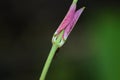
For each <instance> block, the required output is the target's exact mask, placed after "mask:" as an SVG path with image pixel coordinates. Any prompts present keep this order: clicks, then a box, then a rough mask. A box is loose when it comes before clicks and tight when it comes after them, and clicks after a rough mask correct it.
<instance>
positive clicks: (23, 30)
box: [0, 0, 120, 80]
mask: <svg viewBox="0 0 120 80" xmlns="http://www.w3.org/2000/svg"><path fill="white" fill-rule="evenodd" d="M71 3H72V0H0V80H38V79H39V76H40V74H41V71H42V68H43V65H44V62H45V60H46V58H47V56H48V53H49V51H50V48H51V38H52V35H53V33H54V32H55V30H56V29H57V27H58V26H59V24H60V22H61V21H62V19H63V18H64V16H65V14H66V12H67V10H68V9H69V6H70V5H71ZM82 6H85V7H86V9H85V11H84V12H83V14H82V15H81V17H80V19H79V21H78V23H77V25H76V27H75V28H74V30H73V31H72V33H71V35H70V37H69V38H68V40H67V42H66V44H65V45H64V46H63V47H62V48H61V49H60V51H59V52H58V53H57V54H56V56H55V58H54V60H53V62H52V65H51V67H50V70H49V72H48V75H47V78H46V80H120V77H119V75H120V74H119V73H120V70H119V61H120V59H119V58H118V56H119V52H120V51H119V48H120V46H119V40H120V38H119V35H120V31H119V30H120V29H119V27H120V1H119V0H79V1H78V6H77V9H78V8H81V7H82ZM107 42H108V43H107ZM111 45H112V46H111ZM112 51H113V52H112ZM115 51H116V52H115ZM113 53H114V54H115V55H113ZM101 54H102V55H101ZM110 54H111V55H110ZM101 56H102V57H101ZM110 66H111V67H110Z"/></svg>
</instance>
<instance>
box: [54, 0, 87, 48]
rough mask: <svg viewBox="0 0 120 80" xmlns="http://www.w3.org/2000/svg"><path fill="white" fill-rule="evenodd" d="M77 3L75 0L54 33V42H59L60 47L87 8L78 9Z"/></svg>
mask: <svg viewBox="0 0 120 80" xmlns="http://www.w3.org/2000/svg"><path fill="white" fill-rule="evenodd" d="M76 4H77V0H73V2H72V4H71V6H70V8H69V11H68V13H67V14H66V16H65V18H64V19H63V21H62V22H61V24H60V25H59V27H58V29H57V30H56V32H55V33H54V35H53V38H52V43H53V44H57V46H58V47H61V46H62V45H63V44H64V43H65V41H66V39H67V38H68V36H69V34H70V32H71V31H72V29H73V28H74V26H75V24H76V22H77V21H78V19H79V17H80V15H81V13H82V12H83V10H84V8H85V7H82V8H80V9H79V10H76Z"/></svg>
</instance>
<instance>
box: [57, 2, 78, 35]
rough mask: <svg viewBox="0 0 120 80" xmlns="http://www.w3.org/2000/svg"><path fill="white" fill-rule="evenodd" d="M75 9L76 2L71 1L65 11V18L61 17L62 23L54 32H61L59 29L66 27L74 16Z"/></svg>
mask: <svg viewBox="0 0 120 80" xmlns="http://www.w3.org/2000/svg"><path fill="white" fill-rule="evenodd" d="M75 10H76V4H75V3H72V5H71V6H70V8H69V11H68V12H67V14H66V16H65V18H64V19H63V21H62V23H61V24H60V26H59V27H58V29H57V31H56V33H55V34H58V33H59V32H61V30H63V29H65V28H66V27H67V25H68V24H69V23H70V22H71V20H72V19H73V17H74V13H75Z"/></svg>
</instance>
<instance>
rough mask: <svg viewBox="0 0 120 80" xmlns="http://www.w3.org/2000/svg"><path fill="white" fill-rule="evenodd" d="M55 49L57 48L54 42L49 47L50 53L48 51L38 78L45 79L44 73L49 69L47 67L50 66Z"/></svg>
mask: <svg viewBox="0 0 120 80" xmlns="http://www.w3.org/2000/svg"><path fill="white" fill-rule="evenodd" d="M57 49H58V46H57V45H55V44H53V45H52V48H51V51H50V53H49V55H48V58H47V60H46V62H45V65H44V67H43V71H42V73H41V76H40V79H39V80H45V77H46V74H47V72H48V69H49V67H50V64H51V62H52V59H53V57H54V55H55V52H56V50H57Z"/></svg>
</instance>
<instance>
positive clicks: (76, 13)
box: [63, 7, 85, 40]
mask: <svg viewBox="0 0 120 80" xmlns="http://www.w3.org/2000/svg"><path fill="white" fill-rule="evenodd" d="M84 8H85V7H83V8H81V9H79V10H77V11H76V12H75V14H74V18H73V19H72V21H71V22H70V24H69V25H68V26H67V27H66V28H65V33H64V36H63V38H64V39H65V40H66V39H67V37H68V36H69V34H70V32H71V31H72V29H73V28H74V26H75V24H76V23H77V21H78V19H79V17H80V15H81V13H82V12H83V10H84Z"/></svg>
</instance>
